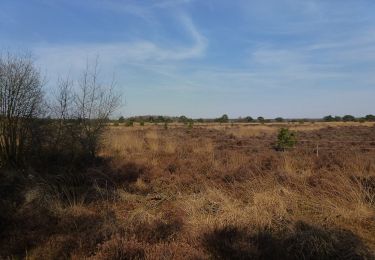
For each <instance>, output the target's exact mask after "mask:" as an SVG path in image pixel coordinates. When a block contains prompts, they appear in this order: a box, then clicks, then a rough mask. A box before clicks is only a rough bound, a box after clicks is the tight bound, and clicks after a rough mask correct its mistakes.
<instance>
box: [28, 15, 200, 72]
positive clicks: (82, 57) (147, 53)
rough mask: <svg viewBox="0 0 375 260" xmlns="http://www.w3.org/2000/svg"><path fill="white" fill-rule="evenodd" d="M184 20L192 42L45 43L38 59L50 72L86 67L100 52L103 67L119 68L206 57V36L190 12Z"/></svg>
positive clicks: (184, 26) (36, 48)
mask: <svg viewBox="0 0 375 260" xmlns="http://www.w3.org/2000/svg"><path fill="white" fill-rule="evenodd" d="M180 23H181V25H182V26H183V28H184V29H185V31H186V32H187V34H188V35H189V36H190V38H191V40H192V44H191V45H190V46H186V45H181V46H177V47H175V46H173V47H169V46H160V45H158V44H156V43H154V42H151V41H146V40H139V41H134V42H119V43H112V42H111V43H90V44H86V43H84V44H72V45H43V46H37V47H35V48H34V49H33V50H32V51H33V53H34V54H35V55H36V57H37V61H38V63H39V64H40V65H41V66H42V67H43V68H47V70H48V71H47V72H48V73H55V72H61V71H65V72H66V71H67V68H69V71H75V70H79V69H82V68H84V66H85V64H86V61H87V59H88V58H93V57H96V56H99V58H100V62H101V64H102V65H103V67H104V66H105V67H111V68H113V69H114V68H115V67H117V66H121V65H123V64H129V63H146V62H147V63H150V64H153V63H166V62H175V61H183V60H189V59H194V58H199V57H202V56H203V55H204V54H205V50H206V48H207V40H206V38H205V37H204V36H203V35H202V34H201V33H200V32H199V31H198V30H197V29H196V27H195V26H194V24H193V22H192V21H191V19H190V18H189V17H187V16H181V17H180Z"/></svg>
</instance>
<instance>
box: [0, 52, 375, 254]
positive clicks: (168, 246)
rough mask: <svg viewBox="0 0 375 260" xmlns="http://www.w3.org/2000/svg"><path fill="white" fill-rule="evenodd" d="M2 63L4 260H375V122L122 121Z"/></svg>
mask: <svg viewBox="0 0 375 260" xmlns="http://www.w3.org/2000/svg"><path fill="white" fill-rule="evenodd" d="M43 85H44V80H43V77H42V75H41V74H40V72H39V70H38V69H37V68H36V67H35V65H34V64H33V62H32V59H30V58H29V57H28V56H25V55H21V56H20V55H11V54H8V55H5V56H2V57H1V58H0V196H1V197H0V259H2V258H4V259H19V258H26V259H70V258H72V259H90V258H91V259H333V258H337V259H373V258H374V257H375V256H374V251H375V123H374V122H373V121H374V119H375V117H374V116H372V115H368V116H366V117H363V118H355V117H354V116H350V115H346V116H343V117H337V116H327V117H325V118H323V119H285V118H281V117H278V118H275V119H266V118H264V117H261V116H259V117H258V118H257V119H254V118H252V117H250V116H248V117H244V118H238V119H230V118H229V117H228V115H223V116H221V117H218V118H216V119H191V118H188V117H186V116H180V117H167V116H139V117H138V116H137V117H130V118H125V117H120V118H119V119H118V120H117V119H113V117H112V115H113V113H114V111H115V110H116V108H118V107H119V105H120V103H121V100H120V97H119V95H118V94H117V93H116V92H115V88H114V84H113V83H112V82H110V83H109V84H103V83H102V82H101V80H100V77H99V75H98V63H97V62H94V63H92V64H88V65H87V68H86V70H84V71H82V74H81V76H80V77H79V78H78V79H61V80H59V82H58V84H57V86H56V88H55V89H57V90H56V91H54V92H53V93H47V90H46V89H45V88H44V87H43Z"/></svg>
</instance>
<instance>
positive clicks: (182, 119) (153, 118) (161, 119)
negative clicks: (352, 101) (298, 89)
mask: <svg viewBox="0 0 375 260" xmlns="http://www.w3.org/2000/svg"><path fill="white" fill-rule="evenodd" d="M110 121H111V122H112V123H121V124H122V123H125V124H128V125H132V124H133V123H134V122H136V123H141V124H143V123H184V124H188V123H215V122H216V123H272V122H273V123H281V122H291V123H303V122H375V116H374V115H366V116H364V117H355V116H352V115H344V116H342V117H341V116H332V115H328V116H325V117H323V118H282V117H276V118H264V117H262V116H259V117H257V118H253V117H251V116H247V117H239V118H229V117H228V115H226V114H224V115H222V116H221V117H218V118H194V119H193V118H189V117H186V116H179V117H177V116H161V115H146V116H133V117H128V118H125V117H123V116H121V117H120V118H119V119H118V120H110Z"/></svg>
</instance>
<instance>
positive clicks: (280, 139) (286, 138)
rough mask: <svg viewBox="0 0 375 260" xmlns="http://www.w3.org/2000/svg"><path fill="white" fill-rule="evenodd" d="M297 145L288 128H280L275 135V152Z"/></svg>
mask: <svg viewBox="0 0 375 260" xmlns="http://www.w3.org/2000/svg"><path fill="white" fill-rule="evenodd" d="M296 143H297V140H296V136H295V134H294V133H293V132H291V131H290V130H289V129H288V128H281V129H280V131H279V134H278V135H277V144H276V148H277V150H282V151H283V150H285V149H288V148H293V147H294V146H295V145H296Z"/></svg>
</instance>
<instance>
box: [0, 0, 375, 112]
mask: <svg viewBox="0 0 375 260" xmlns="http://www.w3.org/2000/svg"><path fill="white" fill-rule="evenodd" d="M374 14H375V1H373V0H258V1H255V0H231V1H228V0H225V1H224V0H126V1H125V0H122V1H121V0H23V1H22V0H1V1H0V49H2V50H7V51H14V52H17V51H24V50H27V51H30V52H31V53H32V55H33V57H34V58H35V62H36V64H37V66H38V67H39V68H40V70H41V71H42V73H43V75H45V77H46V79H47V80H46V82H47V83H46V88H54V87H55V86H56V82H57V79H58V78H59V77H60V78H61V77H70V78H77V77H79V75H80V74H81V73H82V70H83V69H84V68H85V66H86V63H87V61H89V62H91V61H94V60H95V59H96V57H98V59H99V65H100V76H101V81H102V83H103V84H106V83H107V82H110V81H111V79H112V78H113V77H115V79H116V88H117V90H118V92H119V93H121V95H122V97H123V100H124V102H123V105H122V106H121V108H120V109H119V111H117V112H116V114H117V115H124V116H126V117H128V116H133V115H150V114H151V115H170V116H179V115H185V116H188V117H194V118H208V117H219V116H221V115H222V114H228V115H229V117H230V118H237V117H240V116H242V117H244V116H252V117H258V116H263V117H267V118H274V117H285V118H317V117H322V116H325V115H328V114H332V115H345V114H352V115H355V116H363V115H366V114H375V15H374Z"/></svg>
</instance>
